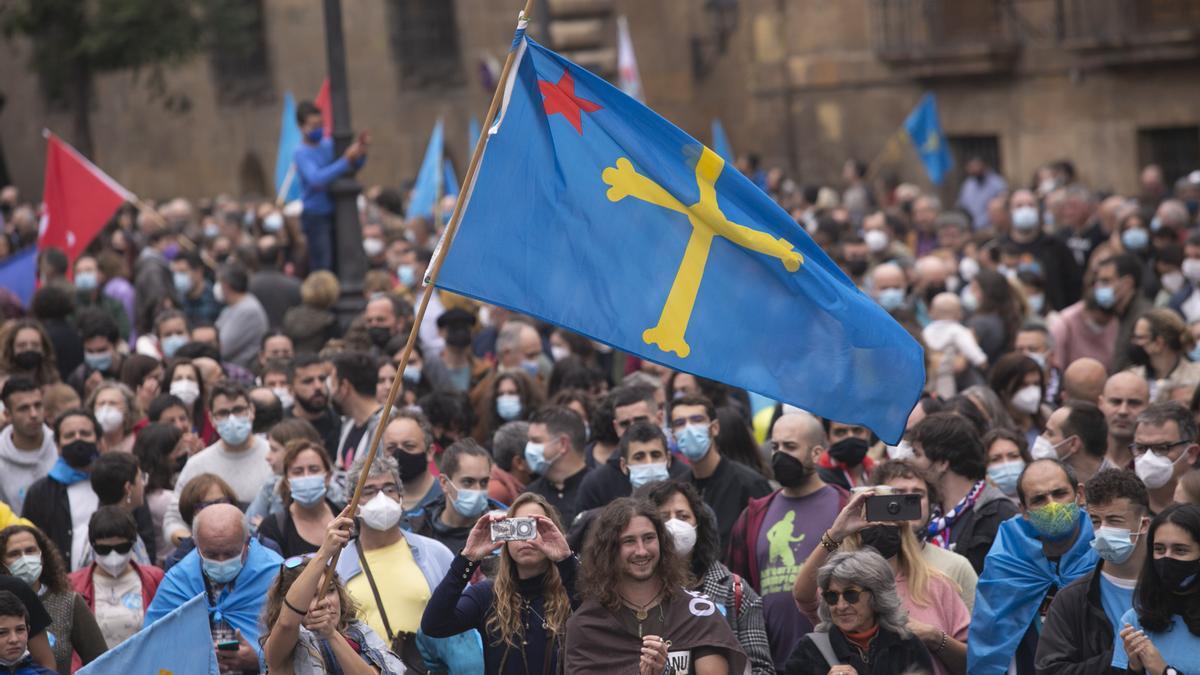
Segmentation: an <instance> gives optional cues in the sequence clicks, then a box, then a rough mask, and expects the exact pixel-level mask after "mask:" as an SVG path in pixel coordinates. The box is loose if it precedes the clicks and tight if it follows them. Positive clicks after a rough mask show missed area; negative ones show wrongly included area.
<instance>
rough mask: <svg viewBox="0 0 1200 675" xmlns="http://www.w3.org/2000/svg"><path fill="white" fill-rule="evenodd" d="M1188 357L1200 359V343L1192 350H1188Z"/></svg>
mask: <svg viewBox="0 0 1200 675" xmlns="http://www.w3.org/2000/svg"><path fill="white" fill-rule="evenodd" d="M1188 358H1189V359H1191V360H1192V361H1200V344H1197V345H1196V346H1195V347H1192V351H1190V352H1188Z"/></svg>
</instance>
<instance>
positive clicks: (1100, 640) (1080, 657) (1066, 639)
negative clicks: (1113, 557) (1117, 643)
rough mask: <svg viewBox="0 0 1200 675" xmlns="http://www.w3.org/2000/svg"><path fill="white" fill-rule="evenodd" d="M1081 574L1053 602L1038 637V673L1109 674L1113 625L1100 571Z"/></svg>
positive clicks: (1055, 674) (1058, 674)
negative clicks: (1106, 610) (1103, 599)
mask: <svg viewBox="0 0 1200 675" xmlns="http://www.w3.org/2000/svg"><path fill="white" fill-rule="evenodd" d="M1103 566H1104V563H1103V562H1101V563H1100V564H1099V565H1096V568H1095V569H1094V570H1092V571H1091V573H1089V574H1086V575H1084V576H1082V577H1079V578H1078V579H1076V580H1075V581H1073V582H1071V583H1070V584H1067V586H1066V588H1063V589H1062V590H1060V591H1059V592H1058V593H1057V594H1056V595H1055V596H1054V601H1053V602H1051V603H1050V610H1049V611H1048V612H1047V614H1046V621H1045V623H1043V624H1042V634H1041V637H1040V638H1039V639H1038V647H1037V660H1036V665H1037V672H1038V674H1039V675H1041V674H1042V673H1047V674H1049V673H1054V675H1060V674H1066V675H1072V674H1074V675H1087V674H1088V673H1105V672H1107V671H1108V665H1109V664H1110V663H1111V662H1112V657H1113V628H1112V624H1111V623H1110V622H1109V620H1108V615H1107V614H1105V613H1104V605H1103V604H1101V602H1100V570H1101V568H1103Z"/></svg>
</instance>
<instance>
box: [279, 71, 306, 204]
mask: <svg viewBox="0 0 1200 675" xmlns="http://www.w3.org/2000/svg"><path fill="white" fill-rule="evenodd" d="M298 147H300V125H298V124H296V99H294V98H292V92H290V91H289V92H287V93H285V94H284V95H283V117H282V119H280V120H279V153H278V154H276V155H275V195H276V201H278V202H280V203H286V202H291V201H295V200H297V199H300V196H301V192H300V181H299V180H297V179H296V169H295V168H294V165H293V164H292V156H293V155H295V154H296V148H298Z"/></svg>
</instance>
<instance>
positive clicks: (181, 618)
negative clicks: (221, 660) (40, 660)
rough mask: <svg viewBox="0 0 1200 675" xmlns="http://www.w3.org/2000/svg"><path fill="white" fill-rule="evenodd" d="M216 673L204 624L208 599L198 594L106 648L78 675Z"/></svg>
mask: <svg viewBox="0 0 1200 675" xmlns="http://www.w3.org/2000/svg"><path fill="white" fill-rule="evenodd" d="M219 672H220V671H219V669H218V668H217V655H216V652H214V651H213V640H212V632H211V631H210V630H209V626H208V600H207V599H206V598H205V597H204V594H203V593H201V594H200V595H197V596H196V597H194V598H192V599H191V600H188V601H187V602H185V603H183V604H182V605H180V606H179V607H178V608H176V609H174V610H173V611H171V612H170V613H169V614H167V615H166V616H164V617H163V618H161V619H159V620H158V621H155V622H154V623H152V624H150V625H149V626H146V627H145V628H143V629H142V630H140V631H138V632H137V633H134V634H133V636H132V637H130V638H129V639H128V640H126V641H124V642H122V643H121V644H119V645H117V646H116V647H113V648H112V649H110V650H108V651H107V652H105V653H104V654H103V655H101V656H100V658H98V659H96V660H95V661H92V662H91V663H89V664H88V665H86V666H84V667H83V668H81V669H80V670H79V671H78V675H111V673H127V674H128V675H134V674H135V673H139V674H140V673H150V674H156V675H218V673H219Z"/></svg>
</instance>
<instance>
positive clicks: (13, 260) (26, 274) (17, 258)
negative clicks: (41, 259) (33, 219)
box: [0, 246, 37, 307]
mask: <svg viewBox="0 0 1200 675" xmlns="http://www.w3.org/2000/svg"><path fill="white" fill-rule="evenodd" d="M35 286H37V249H36V248H34V247H32V246H31V247H29V248H27V249H25V250H24V251H18V252H17V253H15V254H13V255H11V256H9V257H7V258H5V259H4V260H2V261H0V288H3V289H7V290H9V291H12V293H13V295H15V296H17V298H18V299H19V300H20V301H21V304H22V305H23V306H25V307H29V301H30V300H32V299H33V292H34V290H36V289H35Z"/></svg>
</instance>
